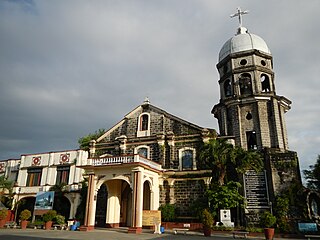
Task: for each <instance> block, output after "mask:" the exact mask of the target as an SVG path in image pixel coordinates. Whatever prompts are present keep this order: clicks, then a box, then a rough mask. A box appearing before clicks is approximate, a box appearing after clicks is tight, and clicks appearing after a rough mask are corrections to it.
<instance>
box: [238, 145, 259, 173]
mask: <svg viewBox="0 0 320 240" xmlns="http://www.w3.org/2000/svg"><path fill="white" fill-rule="evenodd" d="M234 151H235V152H234V155H235V168H236V171H237V173H245V172H246V171H247V170H254V171H256V172H260V171H262V169H263V160H262V156H261V154H260V153H259V152H257V151H253V150H249V151H247V150H245V149H243V148H241V147H235V149H234Z"/></svg>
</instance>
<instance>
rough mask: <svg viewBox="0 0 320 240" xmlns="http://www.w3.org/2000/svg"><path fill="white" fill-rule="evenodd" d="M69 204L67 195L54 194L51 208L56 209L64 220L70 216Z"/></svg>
mask: <svg viewBox="0 0 320 240" xmlns="http://www.w3.org/2000/svg"><path fill="white" fill-rule="evenodd" d="M70 208H71V204H70V201H69V199H68V198H67V197H65V196H63V195H61V194H55V197H54V202H53V210H56V211H57V213H58V214H60V215H62V216H64V217H65V219H66V220H68V219H69V217H70Z"/></svg>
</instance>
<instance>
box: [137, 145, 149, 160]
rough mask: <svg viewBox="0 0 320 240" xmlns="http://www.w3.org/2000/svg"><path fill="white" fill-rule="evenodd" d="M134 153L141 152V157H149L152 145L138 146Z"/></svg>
mask: <svg viewBox="0 0 320 240" xmlns="http://www.w3.org/2000/svg"><path fill="white" fill-rule="evenodd" d="M134 153H135V154H139V155H140V156H141V157H144V158H149V153H150V147H148V146H146V145H143V146H139V147H136V148H135V149H134Z"/></svg>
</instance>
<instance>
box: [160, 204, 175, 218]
mask: <svg viewBox="0 0 320 240" xmlns="http://www.w3.org/2000/svg"><path fill="white" fill-rule="evenodd" d="M159 210H160V211H161V218H162V220H163V221H164V222H171V221H173V220H175V218H176V207H175V205H173V204H164V205H161V206H160V207H159Z"/></svg>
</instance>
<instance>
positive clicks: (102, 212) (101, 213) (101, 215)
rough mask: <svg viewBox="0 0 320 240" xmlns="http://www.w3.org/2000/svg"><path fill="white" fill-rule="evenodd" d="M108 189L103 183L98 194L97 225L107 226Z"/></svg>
mask: <svg viewBox="0 0 320 240" xmlns="http://www.w3.org/2000/svg"><path fill="white" fill-rule="evenodd" d="M107 199H108V190H107V186H106V185H105V184H102V185H101V187H100V189H99V190H98V194H97V203H96V218H95V226H97V227H106V212H107Z"/></svg>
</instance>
